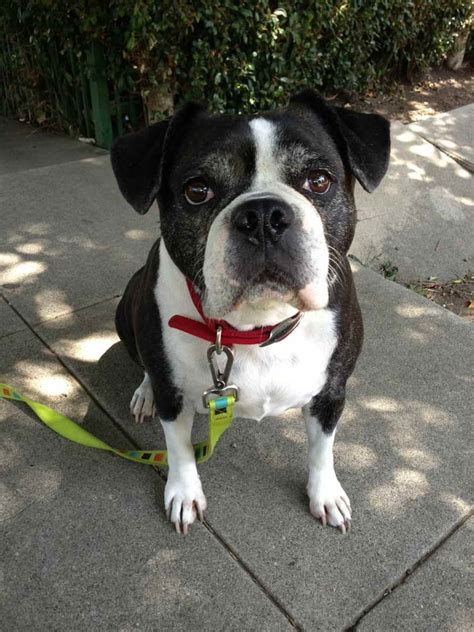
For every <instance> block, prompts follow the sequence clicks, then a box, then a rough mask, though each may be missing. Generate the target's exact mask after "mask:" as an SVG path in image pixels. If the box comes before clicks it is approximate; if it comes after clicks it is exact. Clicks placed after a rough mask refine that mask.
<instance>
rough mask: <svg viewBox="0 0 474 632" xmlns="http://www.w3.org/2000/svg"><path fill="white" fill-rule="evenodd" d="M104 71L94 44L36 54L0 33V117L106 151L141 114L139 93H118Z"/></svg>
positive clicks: (13, 37) (139, 123) (100, 52)
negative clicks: (91, 141)
mask: <svg viewBox="0 0 474 632" xmlns="http://www.w3.org/2000/svg"><path fill="white" fill-rule="evenodd" d="M106 68H107V63H106V52H105V51H104V50H103V48H102V47H101V46H100V45H99V44H98V43H95V44H93V45H91V46H90V47H89V49H88V50H87V51H86V52H85V54H81V52H80V51H75V50H73V49H72V48H67V49H64V48H63V47H60V46H59V45H58V43H55V42H50V43H49V44H48V46H47V48H45V49H39V48H38V47H37V46H33V45H31V46H25V44H24V42H20V41H19V40H18V38H17V36H16V34H15V33H7V32H5V31H2V30H0V113H1V114H2V115H3V116H6V117H9V118H16V119H20V120H26V121H29V122H31V123H36V124H40V125H46V126H49V127H52V128H54V129H60V130H61V131H64V132H66V133H68V134H70V135H71V136H74V137H80V136H82V137H86V138H89V139H94V141H95V143H96V144H97V145H98V146H99V147H104V148H106V149H109V148H110V146H111V145H112V142H113V140H114V138H116V137H117V136H119V135H120V134H122V133H123V132H124V131H127V130H132V129H137V128H139V127H141V126H142V125H143V124H144V109H143V103H142V99H141V96H140V94H136V93H131V92H127V91H124V90H119V88H118V85H117V81H116V80H115V78H114V77H113V76H112V77H111V76H106V75H107V72H106Z"/></svg>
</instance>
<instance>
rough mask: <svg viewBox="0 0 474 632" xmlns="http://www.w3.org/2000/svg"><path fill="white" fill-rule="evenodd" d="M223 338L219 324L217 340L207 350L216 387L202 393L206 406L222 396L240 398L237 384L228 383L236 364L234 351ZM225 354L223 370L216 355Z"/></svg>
mask: <svg viewBox="0 0 474 632" xmlns="http://www.w3.org/2000/svg"><path fill="white" fill-rule="evenodd" d="M221 339H222V327H221V326H220V325H219V326H218V327H217V329H216V342H215V344H213V345H211V346H210V347H209V348H208V350H207V362H208V364H209V369H210V370H211V376H212V381H213V383H214V387H211V388H210V389H208V390H207V391H205V392H204V393H203V395H202V401H203V404H204V407H205V408H208V406H209V400H210V399H215V398H214V397H212V396H216V398H220V397H228V396H233V397H235V401H237V399H238V393H239V389H238V388H237V386H235V384H230V385H229V384H228V381H229V377H230V372H231V370H232V366H233V364H234V352H233V351H232V349H231V348H230V347H227V346H226V345H223V344H222V342H221ZM222 354H224V355H225V357H226V361H225V365H224V369H223V370H222V371H221V370H220V369H219V366H218V364H217V360H216V356H220V355H222Z"/></svg>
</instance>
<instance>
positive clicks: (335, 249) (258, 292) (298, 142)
mask: <svg viewBox="0 0 474 632" xmlns="http://www.w3.org/2000/svg"><path fill="white" fill-rule="evenodd" d="M389 150H390V132H389V124H388V122H387V121H386V120H385V119H383V118H382V117H380V116H378V115H374V114H358V113H355V112H352V111H349V110H346V109H340V108H337V107H332V106H330V105H329V104H328V103H326V102H325V101H324V100H323V99H321V98H320V97H318V96H317V95H316V94H315V93H313V92H312V91H309V90H308V91H305V92H303V93H301V94H298V95H297V96H295V97H294V98H293V99H292V100H291V101H290V104H289V105H288V107H286V108H284V109H282V110H276V111H272V112H265V113H263V114H259V115H252V116H228V115H213V114H210V113H209V112H208V111H206V110H205V108H203V107H201V106H199V105H196V104H188V105H187V106H185V107H183V108H182V109H181V110H179V111H178V112H177V114H176V115H175V116H174V117H173V118H171V119H170V120H167V121H163V122H161V123H158V124H156V125H152V126H150V127H147V128H146V129H143V130H142V131H139V132H137V133H133V134H128V135H126V136H123V137H121V138H120V139H119V140H118V141H117V142H116V144H115V146H114V147H113V150H112V165H113V169H114V172H115V175H116V178H117V180H118V184H119V187H120V190H121V191H122V193H123V195H124V196H125V198H126V200H127V201H128V202H129V203H130V204H131V205H132V206H133V207H134V209H135V210H136V211H138V212H139V213H142V214H143V213H146V212H147V211H148V209H149V208H150V206H151V205H152V203H153V201H154V200H157V202H158V207H159V212H160V222H161V235H162V236H161V238H160V239H158V240H157V241H156V243H155V244H154V246H153V247H152V249H151V252H150V254H149V256H148V260H147V262H146V264H145V266H144V267H143V268H142V269H141V270H139V271H138V272H137V273H136V274H135V275H134V276H133V277H132V279H131V280H130V282H129V284H128V286H127V289H126V291H125V294H124V296H123V298H122V300H121V302H120V304H119V306H118V309H117V315H116V325H117V330H118V333H119V336H120V338H121V339H122V341H123V342H124V344H125V346H126V347H127V349H128V351H129V353H130V355H131V357H132V358H133V359H134V360H135V361H136V362H138V363H139V364H140V366H141V367H142V368H143V370H144V379H143V382H142V383H141V385H140V386H139V387H138V389H137V390H136V392H135V394H134V396H133V399H132V402H131V410H132V414H133V415H134V417H135V419H136V421H143V419H144V418H147V417H152V416H154V415H157V416H158V417H159V419H160V421H161V423H162V425H163V428H164V432H165V436H166V445H167V449H168V462H169V474H168V481H167V483H166V489H165V508H166V511H167V514H168V516H169V518H170V520H171V522H173V523H174V525H175V527H176V530H177V531H178V532H182V533H187V531H188V527H189V525H190V524H191V523H192V522H193V521H194V520H195V519H196V517H200V518H202V514H203V512H204V510H205V509H206V498H205V496H204V493H203V490H202V486H201V481H200V478H199V475H198V471H197V467H196V462H195V456H194V452H193V447H192V444H191V428H192V424H193V417H194V414H195V412H202V413H203V412H205V410H204V407H203V403H202V394H203V391H206V390H207V389H208V388H209V386H210V384H211V378H210V373H209V368H208V364H207V358H206V352H207V349H208V346H209V342H208V341H206V340H203V339H202V338H201V337H198V336H197V335H190V334H189V333H186V332H184V331H181V330H180V329H176V328H174V327H172V326H170V325H169V321H170V319H172V317H174V316H177V315H178V316H182V317H187V319H194V320H197V321H201V323H202V322H203V320H205V321H206V322H207V324H208V325H209V326H211V327H212V323H214V324H215V323H219V322H220V323H221V324H222V325H223V326H224V327H225V328H227V329H228V330H229V331H235V330H237V331H238V332H243V331H244V332H245V331H249V332H254V331H258V330H261V331H267V329H265V330H262V328H263V327H266V328H269V326H271V327H273V326H277V329H278V326H279V325H280V324H281V323H282V322H283V330H285V331H288V327H286V325H285V324H286V323H293V324H292V325H291V326H290V328H289V329H290V330H291V333H289V335H287V336H286V337H285V338H284V339H282V336H275V337H276V342H274V343H273V344H268V345H266V346H263V347H262V346H260V345H258V344H245V345H244V344H235V346H234V347H233V349H234V352H235V363H234V366H233V369H232V376H231V381H232V383H235V384H236V385H237V386H238V387H239V399H238V402H237V403H236V405H235V414H236V416H237V417H246V418H251V419H256V420H260V419H262V418H263V417H265V416H266V415H279V414H281V413H283V412H284V411H286V410H287V409H289V408H296V407H298V408H302V411H303V415H304V418H305V420H306V425H307V433H308V441H309V480H308V485H307V492H308V496H309V509H310V512H311V513H312V515H313V516H315V517H316V518H319V519H321V521H322V523H323V524H329V525H332V526H334V527H339V528H340V529H341V530H342V531H343V532H345V531H346V530H347V529H348V528H349V527H350V522H351V506H350V502H349V499H348V497H347V495H346V493H345V492H344V490H343V488H342V486H341V484H340V483H339V481H338V479H337V477H336V474H335V471H334V464H333V442H334V434H335V428H336V424H337V421H338V419H339V417H340V415H341V413H342V410H343V408H344V401H345V385H346V381H347V379H348V377H349V376H350V375H351V373H352V371H353V369H354V366H355V363H356V360H357V357H358V355H359V351H360V348H361V345H362V337H363V329H362V319H361V314H360V309H359V305H358V302H357V297H356V293H355V289H354V284H353V279H352V274H351V270H350V267H349V263H348V260H347V258H346V254H347V251H348V249H349V246H350V244H351V241H352V238H353V236H354V228H355V224H356V209H355V206H354V195H353V193H354V184H355V179H357V180H358V181H359V182H360V184H361V185H362V186H363V187H364V189H366V190H367V191H372V190H373V189H374V188H375V187H376V186H377V185H378V184H379V183H380V181H381V179H382V178H383V176H384V174H385V172H386V170H387V165H388V160H389ZM191 286H192V287H191ZM193 294H194V297H193ZM196 296H197V297H198V300H199V301H200V303H201V306H202V309H201V315H200V314H199V313H198V311H197V309H196V302H195V299H196ZM193 298H194V302H193ZM299 313H303V315H304V317H303V318H301V319H299V318H297V317H296V314H299ZM203 317H205V318H203ZM208 319H209V320H208ZM287 319H288V320H287ZM296 324H297V326H296ZM275 331H276V330H275ZM270 337H271V335H270Z"/></svg>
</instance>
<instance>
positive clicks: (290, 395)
mask: <svg viewBox="0 0 474 632" xmlns="http://www.w3.org/2000/svg"><path fill="white" fill-rule="evenodd" d="M155 297H156V300H157V303H158V305H159V308H160V314H161V318H162V322H163V338H164V344H165V347H166V351H167V354H168V357H169V361H170V364H171V368H172V371H173V378H174V381H175V383H176V385H177V386H179V388H180V389H181V390H182V392H183V396H184V398H185V400H187V401H188V402H189V403H190V404H192V405H193V406H194V407H195V408H196V410H197V411H198V412H205V411H204V409H203V408H202V402H201V398H202V393H203V392H204V391H205V390H207V389H208V388H210V387H211V386H212V380H211V375H210V371H209V367H208V364H207V357H206V352H207V348H208V346H209V344H208V343H207V342H206V341H204V340H201V339H199V338H195V337H194V336H191V335H189V334H186V333H184V332H181V331H178V330H176V329H172V328H170V327H169V326H168V321H169V319H170V318H171V316H173V315H174V314H181V315H183V316H188V317H190V318H195V319H199V315H198V314H197V313H196V309H195V307H194V305H193V304H192V301H191V298H190V296H189V293H188V290H187V287H186V282H185V279H184V277H183V275H182V274H181V272H180V271H179V270H178V269H177V268H176V266H175V265H174V263H173V262H172V261H171V258H170V256H169V254H168V252H167V251H166V248H165V246H164V243H163V241H162V243H161V249H160V270H159V275H158V282H157V286H156V289H155ZM334 319H335V317H334V314H333V313H332V311H331V310H328V309H324V310H319V311H317V312H308V313H307V314H305V316H304V318H303V320H302V321H301V323H300V324H299V326H298V327H297V328H296V329H295V331H293V332H292V333H291V334H290V335H289V336H288V338H286V339H284V340H282V341H280V342H277V343H275V344H273V345H271V346H269V347H264V348H260V347H258V346H255V345H249V346H244V345H240V346H237V347H236V348H235V349H234V351H235V362H234V366H233V368H232V373H231V377H230V381H231V382H232V383H234V384H236V385H237V386H238V387H239V402H238V403H237V404H236V407H235V414H236V416H238V417H246V418H250V419H261V418H262V417H265V416H267V415H278V414H281V413H282V412H284V411H285V410H288V409H289V408H297V407H301V406H304V405H305V404H306V403H307V402H308V401H309V400H310V399H311V398H312V397H313V396H314V395H316V394H317V393H318V392H319V391H320V390H321V389H322V387H323V386H324V384H325V382H326V371H327V366H328V363H329V360H330V358H331V355H332V353H333V351H334V349H335V346H336V342H337V337H336V332H335V326H334Z"/></svg>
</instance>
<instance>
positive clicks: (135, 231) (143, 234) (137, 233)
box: [125, 228, 150, 241]
mask: <svg viewBox="0 0 474 632" xmlns="http://www.w3.org/2000/svg"><path fill="white" fill-rule="evenodd" d="M125 237H128V238H129V239H134V240H135V241H146V240H149V239H150V234H149V233H148V232H147V231H145V230H142V229H141V228H132V229H131V230H127V231H126V233H125Z"/></svg>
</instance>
